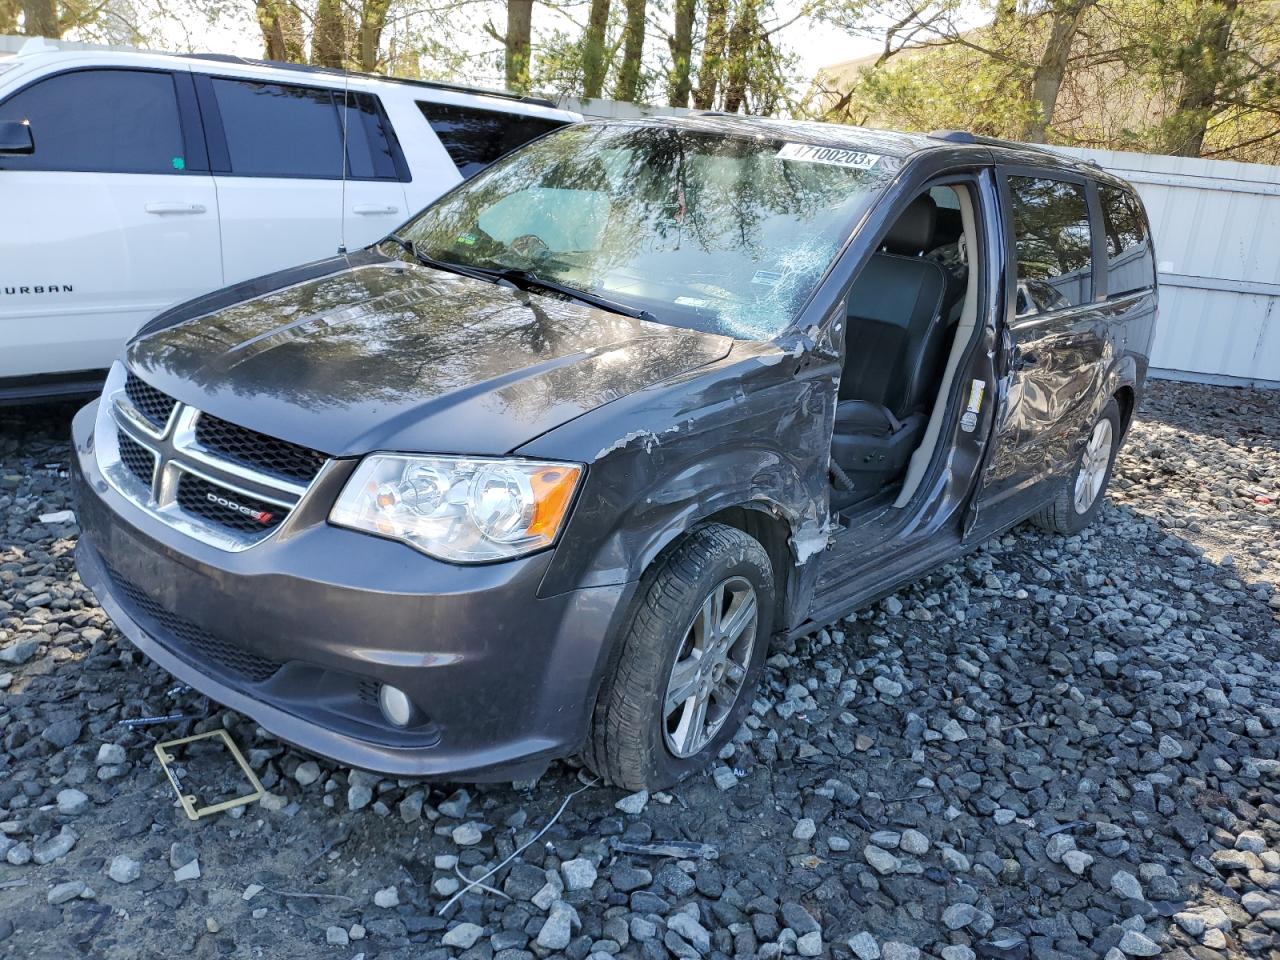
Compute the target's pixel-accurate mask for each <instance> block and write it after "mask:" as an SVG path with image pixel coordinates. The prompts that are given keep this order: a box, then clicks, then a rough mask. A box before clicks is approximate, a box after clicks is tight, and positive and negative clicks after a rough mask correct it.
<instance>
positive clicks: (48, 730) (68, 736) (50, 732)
mask: <svg viewBox="0 0 1280 960" xmlns="http://www.w3.org/2000/svg"><path fill="white" fill-rule="evenodd" d="M83 730H84V724H83V723H81V722H80V721H79V720H76V719H69V720H58V721H57V722H55V723H51V724H49V725H48V726H47V727H45V728H44V729H43V730H41V731H40V736H42V737H43V738H44V739H46V740H48V741H49V742H50V743H52V744H53V745H54V746H55V747H57V748H59V749H65V748H66V747H69V746H71V745H72V744H73V743H75V742H76V741H77V740H79V739H80V733H81V732H82V731H83Z"/></svg>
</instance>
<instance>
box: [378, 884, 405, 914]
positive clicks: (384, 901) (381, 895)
mask: <svg viewBox="0 0 1280 960" xmlns="http://www.w3.org/2000/svg"><path fill="white" fill-rule="evenodd" d="M373 903H374V906H378V907H381V908H382V909H383V910H390V909H391V908H392V907H398V906H400V891H399V890H397V889H396V888H395V886H394V885H392V886H390V887H383V888H382V889H381V890H378V891H377V892H376V893H374V895H373Z"/></svg>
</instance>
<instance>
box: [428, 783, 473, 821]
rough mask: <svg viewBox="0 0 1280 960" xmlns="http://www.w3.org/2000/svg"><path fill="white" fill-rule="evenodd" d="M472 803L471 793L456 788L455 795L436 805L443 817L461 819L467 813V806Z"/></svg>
mask: <svg viewBox="0 0 1280 960" xmlns="http://www.w3.org/2000/svg"><path fill="white" fill-rule="evenodd" d="M470 805H471V794H469V793H467V791H465V790H455V791H454V792H453V795H452V796H450V797H449V799H448V800H445V801H444V802H443V803H440V804H438V805H437V806H436V809H437V810H439V811H440V815H441V816H442V817H449V818H450V819H453V820H461V819H462V818H463V817H465V816H466V815H467V807H469V806H470Z"/></svg>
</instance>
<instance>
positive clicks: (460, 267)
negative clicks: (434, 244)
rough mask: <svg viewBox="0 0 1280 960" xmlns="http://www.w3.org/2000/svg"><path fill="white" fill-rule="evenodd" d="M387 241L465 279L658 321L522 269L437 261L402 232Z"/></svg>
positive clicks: (388, 236)
mask: <svg viewBox="0 0 1280 960" xmlns="http://www.w3.org/2000/svg"><path fill="white" fill-rule="evenodd" d="M387 239H388V240H390V241H391V242H392V243H395V244H398V245H399V246H400V247H401V248H402V249H403V250H404V251H405V253H407V254H409V256H411V257H413V258H414V259H415V260H417V261H418V262H419V263H421V264H422V265H423V266H426V267H432V268H434V269H436V270H448V271H450V272H451V273H458V274H461V275H462V276H464V277H473V278H474V279H476V280H487V281H488V282H490V283H498V282H499V281H501V280H505V281H506V282H507V283H509V284H511V285H512V286H514V287H519V288H520V289H521V290H529V289H536V290H546V291H548V292H550V293H558V294H560V295H561V296H564V297H568V298H569V299H571V300H577V301H578V302H579V303H585V304H589V305H590V306H593V307H598V308H600V309H601V310H608V311H609V312H610V313H619V314H621V315H622V316H624V317H631V318H632V319H635V320H650V321H653V322H658V318H657V317H655V316H654V315H653V314H652V313H650V312H649V311H648V310H638V309H636V308H635V307H629V306H627V305H626V304H625V303H619V302H618V301H617V300H610V299H609V298H608V297H602V296H600V295H599V294H595V293H591V292H590V291H588V290H581V289H579V288H578V287H571V286H569V285H568V284H564V283H559V282H557V281H555V280H547V279H545V278H543V277H540V276H538V275H537V274H536V273H531V272H529V271H528V270H521V269H519V268H518V267H502V268H497V267H475V266H471V265H469V264H461V263H454V262H453V261H452V260H437V259H436V258H435V257H433V256H431V255H430V254H426V253H423V252H422V251H421V250H419V249H418V247H417V245H416V244H415V243H414V242H413V241H412V240H410V239H409V238H408V237H402V236H400V235H399V234H398V233H389V234H387Z"/></svg>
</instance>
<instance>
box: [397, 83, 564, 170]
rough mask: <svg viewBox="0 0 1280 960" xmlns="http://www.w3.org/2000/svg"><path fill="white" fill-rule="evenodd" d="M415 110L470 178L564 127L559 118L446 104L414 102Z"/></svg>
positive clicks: (450, 156) (459, 168)
mask: <svg viewBox="0 0 1280 960" xmlns="http://www.w3.org/2000/svg"><path fill="white" fill-rule="evenodd" d="M418 109H419V110H421V111H422V115H423V116H424V117H426V119H427V123H429V124H431V129H432V130H434V131H435V134H436V136H437V137H439V138H440V142H441V143H442V144H443V145H444V148H445V150H446V151H447V152H448V154H449V158H450V159H451V160H452V161H453V162H454V163H455V164H457V167H458V172H459V173H461V174H462V176H463V177H472V176H474V175H475V174H477V173H479V172H480V171H481V170H483V169H484V168H485V167H487V166H488V165H489V164H491V163H493V161H495V160H497V159H498V158H499V157H501V156H503V155H504V154H507V153H510V152H511V151H512V150H514V149H515V148H516V147H518V146H521V145H522V144H525V143H528V142H529V141H530V140H532V139H534V138H535V137H540V136H542V135H543V134H544V133H550V132H551V131H552V130H555V129H557V128H559V127H562V126H564V124H563V123H561V122H560V121H559V120H548V119H546V118H543V117H529V116H524V115H522V114H518V113H503V112H501V111H498V110H479V109H476V108H474V107H458V106H454V105H453V104H448V103H428V102H425V101H419V102H418Z"/></svg>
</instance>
